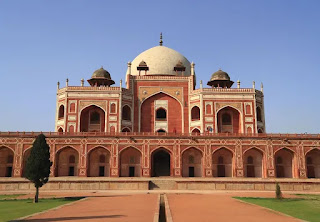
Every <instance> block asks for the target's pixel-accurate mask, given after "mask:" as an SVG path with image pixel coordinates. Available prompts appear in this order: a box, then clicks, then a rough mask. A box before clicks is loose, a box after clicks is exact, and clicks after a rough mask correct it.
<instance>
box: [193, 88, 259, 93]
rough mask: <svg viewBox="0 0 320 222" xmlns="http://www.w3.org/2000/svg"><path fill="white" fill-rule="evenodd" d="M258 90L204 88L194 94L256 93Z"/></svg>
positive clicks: (196, 90)
mask: <svg viewBox="0 0 320 222" xmlns="http://www.w3.org/2000/svg"><path fill="white" fill-rule="evenodd" d="M256 91H259V90H256V89H253V88H240V89H238V88H202V89H195V90H194V91H193V92H195V93H198V92H230V93H235V92H239V93H244V92H245V93H254V92H256Z"/></svg>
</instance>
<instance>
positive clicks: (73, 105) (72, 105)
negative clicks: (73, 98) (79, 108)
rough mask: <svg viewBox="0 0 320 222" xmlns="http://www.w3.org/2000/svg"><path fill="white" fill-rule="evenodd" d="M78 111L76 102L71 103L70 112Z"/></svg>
mask: <svg viewBox="0 0 320 222" xmlns="http://www.w3.org/2000/svg"><path fill="white" fill-rule="evenodd" d="M75 111H76V104H75V103H71V104H70V113H74V112H75Z"/></svg>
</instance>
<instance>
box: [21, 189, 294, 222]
mask: <svg viewBox="0 0 320 222" xmlns="http://www.w3.org/2000/svg"><path fill="white" fill-rule="evenodd" d="M159 193H167V194H166V195H167V199H168V203H169V207H170V211H171V216H172V219H173V222H189V221H190V222H191V221H192V222H195V221H197V222H206V221H237V222H241V221H246V222H250V221H255V222H256V221H262V222H264V221H268V222H269V221H272V222H278V221H279V222H280V221H281V222H286V221H299V220H297V219H294V218H292V217H288V216H285V215H283V214H280V213H276V212H274V211H270V210H267V209H264V208H262V207H259V206H254V205H250V204H246V203H243V202H240V201H238V200H236V199H233V198H232V197H233V196H250V197H274V192H250V191H249V192H248V191H246V192H239V191H237V192H234V191H211V192H209V191H190V190H189V191H184V192H183V191H172V190H170V191H97V192H89V191H87V192H40V196H42V197H66V196H68V197H71V196H86V197H87V199H85V200H82V201H79V202H75V203H73V204H72V205H69V206H62V207H60V208H59V209H55V210H50V211H48V212H45V213H41V214H38V215H36V216H33V217H29V218H27V219H26V220H25V221H110V222H113V221H115V222H118V221H133V222H135V221H137V222H138V221H139V222H144V221H146V222H147V221H148V222H152V221H153V219H154V215H155V214H156V213H158V208H157V206H158V204H157V203H158V202H157V201H158V195H159ZM291 196H292V195H291V194H290V193H289V192H288V193H285V197H286V198H289V197H291ZM30 197H33V193H30V194H28V195H24V196H23V198H30ZM292 197H293V196H292Z"/></svg>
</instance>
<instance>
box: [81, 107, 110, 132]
mask: <svg viewBox="0 0 320 222" xmlns="http://www.w3.org/2000/svg"><path fill="white" fill-rule="evenodd" d="M79 119H80V120H79V126H80V132H104V131H105V110H104V109H103V108H101V106H98V105H88V106H86V107H85V108H82V109H81V111H80V112H79Z"/></svg>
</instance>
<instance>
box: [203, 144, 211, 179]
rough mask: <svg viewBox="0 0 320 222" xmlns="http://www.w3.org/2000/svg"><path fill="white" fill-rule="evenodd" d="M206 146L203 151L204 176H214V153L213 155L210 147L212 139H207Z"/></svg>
mask: <svg viewBox="0 0 320 222" xmlns="http://www.w3.org/2000/svg"><path fill="white" fill-rule="evenodd" d="M206 143H207V144H206V146H205V148H204V152H203V158H204V161H202V163H203V166H202V167H203V169H204V175H203V177H212V155H211V149H210V141H209V140H207V141H206Z"/></svg>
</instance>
